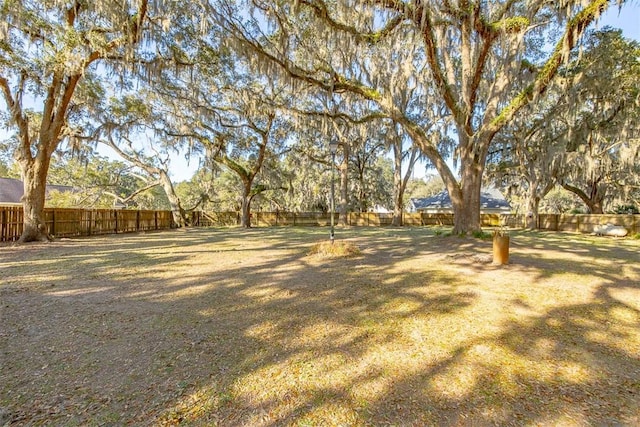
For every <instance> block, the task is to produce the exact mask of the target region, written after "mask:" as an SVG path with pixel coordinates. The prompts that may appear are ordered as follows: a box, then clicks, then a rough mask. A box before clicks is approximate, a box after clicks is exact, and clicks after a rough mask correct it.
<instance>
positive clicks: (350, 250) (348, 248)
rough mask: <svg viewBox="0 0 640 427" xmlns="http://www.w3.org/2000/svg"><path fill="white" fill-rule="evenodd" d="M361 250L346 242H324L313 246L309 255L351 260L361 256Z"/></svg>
mask: <svg viewBox="0 0 640 427" xmlns="http://www.w3.org/2000/svg"><path fill="white" fill-rule="evenodd" d="M360 254H361V252H360V248H358V246H356V245H355V244H353V243H352V242H348V241H344V240H335V241H333V242H331V241H323V242H319V243H316V244H315V245H313V246H311V250H309V255H311V256H314V255H315V256H318V257H321V258H350V257H356V256H358V255H360Z"/></svg>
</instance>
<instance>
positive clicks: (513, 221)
mask: <svg viewBox="0 0 640 427" xmlns="http://www.w3.org/2000/svg"><path fill="white" fill-rule="evenodd" d="M334 215H335V216H334V221H335V224H338V220H339V218H338V214H334ZM392 219H393V215H392V214H387V213H384V214H380V213H371V212H369V213H358V212H351V213H349V214H347V225H350V226H359V227H383V226H389V225H391V221H392ZM45 220H46V223H47V227H48V229H49V233H50V234H52V235H54V236H56V237H70V236H92V235H99V234H117V233H130V232H138V231H146V230H163V229H168V228H172V227H174V226H175V224H174V222H173V217H172V215H171V211H136V210H115V209H62V208H47V209H45ZM524 220H525V218H524V216H523V215H500V214H482V215H480V221H481V225H482V227H497V226H501V225H506V226H507V227H511V228H520V227H523V226H524ZM22 222H23V215H22V206H0V241H3V242H7V241H15V240H17V239H18V238H19V237H20V234H22ZM330 222H331V217H330V216H329V214H328V213H322V212H254V213H252V215H251V226H252V227H281V226H283V227H285V226H301V227H314V226H315V227H323V226H328V225H329V224H330ZM403 223H404V225H406V226H451V225H453V214H427V213H404V214H403ZM191 224H192V226H194V227H212V226H214V227H224V226H235V225H239V224H240V215H239V213H237V212H202V211H196V212H192V213H191ZM604 224H613V225H620V226H623V227H625V228H626V229H627V230H628V231H629V234H632V235H633V234H637V233H640V215H547V214H543V215H540V216H539V224H538V228H539V229H541V230H552V231H568V232H579V233H592V232H593V231H594V227H595V226H596V225H604Z"/></svg>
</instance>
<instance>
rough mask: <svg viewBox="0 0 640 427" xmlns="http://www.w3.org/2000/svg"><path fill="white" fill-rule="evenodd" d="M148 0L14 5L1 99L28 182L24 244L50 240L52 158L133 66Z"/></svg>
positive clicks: (6, 18) (2, 60)
mask: <svg viewBox="0 0 640 427" xmlns="http://www.w3.org/2000/svg"><path fill="white" fill-rule="evenodd" d="M150 7H151V9H153V7H154V6H153V5H152V2H150V1H149V0H130V1H125V2H120V1H110V0H107V1H97V2H93V1H86V0H75V1H69V0H65V1H62V0H47V1H33V0H7V1H4V2H3V3H2V9H1V10H0V12H1V14H2V21H3V25H1V26H0V93H2V99H3V100H4V103H5V104H6V106H7V109H8V111H9V113H10V114H9V120H8V123H7V125H8V126H9V127H10V128H12V129H14V130H15V135H16V137H15V139H14V141H15V144H14V145H15V146H14V150H15V155H14V158H15V160H16V161H17V163H18V165H19V167H20V170H21V175H22V180H23V182H24V197H23V206H24V228H23V233H22V235H21V237H20V241H21V242H28V241H34V240H47V239H49V234H48V230H47V227H46V224H45V221H44V200H45V185H46V181H47V172H48V169H49V164H50V161H51V156H52V154H53V152H54V151H55V150H56V149H57V148H58V147H59V145H60V144H61V143H62V142H63V141H64V140H70V141H71V142H73V136H74V134H75V133H76V130H77V129H76V126H79V123H80V122H82V121H83V120H84V119H86V116H85V114H86V113H87V111H89V110H90V108H91V102H92V101H91V100H92V99H96V98H97V97H100V96H102V95H103V91H102V88H101V84H100V80H101V78H104V77H105V76H106V75H107V74H108V73H109V67H102V68H100V66H99V64H103V65H109V64H112V63H117V64H120V65H122V64H125V63H133V61H134V58H135V56H136V55H135V48H136V46H138V45H139V44H140V42H141V41H142V39H143V34H144V33H145V27H147V26H148V25H149V23H150V19H149V13H148V12H149V10H150Z"/></svg>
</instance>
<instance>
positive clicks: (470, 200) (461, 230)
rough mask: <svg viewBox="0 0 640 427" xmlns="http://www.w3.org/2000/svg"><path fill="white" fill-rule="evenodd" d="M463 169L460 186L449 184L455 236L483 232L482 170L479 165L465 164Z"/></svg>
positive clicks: (462, 166)
mask: <svg viewBox="0 0 640 427" xmlns="http://www.w3.org/2000/svg"><path fill="white" fill-rule="evenodd" d="M461 169H462V170H461V175H462V177H461V179H460V185H459V186H458V185H451V184H450V183H447V190H448V191H449V197H450V198H451V205H452V207H453V234H466V233H473V232H475V231H480V230H481V228H480V192H481V186H482V168H481V167H479V165H478V164H469V163H463V164H462V165H461ZM451 187H453V188H451Z"/></svg>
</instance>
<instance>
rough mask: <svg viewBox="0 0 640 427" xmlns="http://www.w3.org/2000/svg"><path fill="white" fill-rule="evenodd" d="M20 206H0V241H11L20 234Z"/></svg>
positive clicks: (21, 218)
mask: <svg viewBox="0 0 640 427" xmlns="http://www.w3.org/2000/svg"><path fill="white" fill-rule="evenodd" d="M23 221H24V219H23V216H22V207H21V206H0V241H2V242H13V241H16V240H18V238H20V235H21V234H22V223H23Z"/></svg>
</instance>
